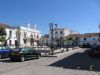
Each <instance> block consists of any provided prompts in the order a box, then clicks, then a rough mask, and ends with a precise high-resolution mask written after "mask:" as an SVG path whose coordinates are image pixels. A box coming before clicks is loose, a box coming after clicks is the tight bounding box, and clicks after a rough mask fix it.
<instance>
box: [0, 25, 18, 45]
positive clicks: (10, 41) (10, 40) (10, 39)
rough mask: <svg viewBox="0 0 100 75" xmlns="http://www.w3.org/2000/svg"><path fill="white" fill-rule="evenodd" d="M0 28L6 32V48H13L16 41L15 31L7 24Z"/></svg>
mask: <svg viewBox="0 0 100 75" xmlns="http://www.w3.org/2000/svg"><path fill="white" fill-rule="evenodd" d="M0 26H2V27H5V30H6V41H5V43H6V44H7V45H8V46H15V42H16V41H17V38H16V31H17V30H16V29H15V28H14V27H11V26H9V25H7V24H0Z"/></svg>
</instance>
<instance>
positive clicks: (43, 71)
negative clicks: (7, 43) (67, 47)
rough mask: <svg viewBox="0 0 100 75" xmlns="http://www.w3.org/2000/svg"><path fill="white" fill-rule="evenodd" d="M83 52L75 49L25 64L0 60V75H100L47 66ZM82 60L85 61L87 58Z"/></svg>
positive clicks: (98, 72)
mask: <svg viewBox="0 0 100 75" xmlns="http://www.w3.org/2000/svg"><path fill="white" fill-rule="evenodd" d="M84 51H85V49H77V50H73V51H69V52H65V53H60V54H57V57H40V59H33V60H28V61H25V62H10V61H9V59H2V60H0V75H100V71H88V70H77V69H73V68H72V69H71V68H66V69H65V68H63V67H54V66H48V65H50V64H52V63H55V62H57V61H59V60H62V59H64V58H66V57H69V56H71V55H73V54H75V53H82V52H84ZM84 58H85V59H86V60H87V58H88V57H84ZM93 60H94V59H93ZM95 62H96V61H95Z"/></svg>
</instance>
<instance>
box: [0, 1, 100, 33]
mask: <svg viewBox="0 0 100 75" xmlns="http://www.w3.org/2000/svg"><path fill="white" fill-rule="evenodd" d="M0 22H1V23H6V24H10V25H25V24H26V23H27V22H30V23H31V24H37V28H38V29H39V30H40V31H41V32H42V33H43V34H46V33H48V29H49V26H48V24H49V23H50V22H54V23H56V24H58V27H68V28H71V29H74V30H77V31H79V32H80V33H87V32H98V31H99V29H98V25H99V24H100V1H99V0H0Z"/></svg>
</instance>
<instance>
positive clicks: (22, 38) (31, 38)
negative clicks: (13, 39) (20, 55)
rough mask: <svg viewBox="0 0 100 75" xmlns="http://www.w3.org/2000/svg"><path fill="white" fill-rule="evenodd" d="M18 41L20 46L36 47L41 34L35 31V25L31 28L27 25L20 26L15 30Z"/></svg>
mask: <svg viewBox="0 0 100 75" xmlns="http://www.w3.org/2000/svg"><path fill="white" fill-rule="evenodd" d="M17 30H18V31H17V32H18V39H19V40H18V41H19V44H20V46H36V45H38V43H39V40H40V38H41V32H40V31H39V30H37V29H36V25H34V27H33V28H32V27H31V25H30V24H29V23H28V24H27V27H25V26H20V27H18V28H17Z"/></svg>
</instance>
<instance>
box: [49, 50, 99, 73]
mask: <svg viewBox="0 0 100 75" xmlns="http://www.w3.org/2000/svg"><path fill="white" fill-rule="evenodd" d="M49 66H54V67H61V68H65V69H79V70H88V71H100V59H95V58H91V57H89V56H88V54H87V51H85V52H83V53H76V54H73V55H71V56H69V57H66V58H64V59H62V60H60V61H57V62H55V63H52V64H50V65H49Z"/></svg>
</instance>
